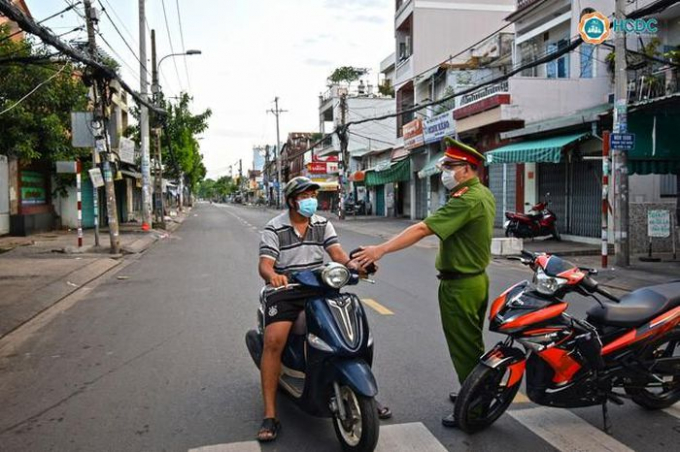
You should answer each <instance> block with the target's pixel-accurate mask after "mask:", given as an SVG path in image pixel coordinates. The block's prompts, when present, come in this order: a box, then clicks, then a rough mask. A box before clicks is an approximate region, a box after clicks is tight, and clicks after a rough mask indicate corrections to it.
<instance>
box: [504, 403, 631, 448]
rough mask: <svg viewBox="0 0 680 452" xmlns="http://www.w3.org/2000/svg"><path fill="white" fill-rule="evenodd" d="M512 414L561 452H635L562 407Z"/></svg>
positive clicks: (540, 408) (534, 409)
mask: <svg viewBox="0 0 680 452" xmlns="http://www.w3.org/2000/svg"><path fill="white" fill-rule="evenodd" d="M508 414H510V416H512V417H513V418H515V419H516V420H517V421H519V422H520V423H521V424H523V425H524V426H525V427H527V428H528V429H529V430H530V431H531V432H532V433H534V434H536V435H538V436H539V437H541V438H543V439H544V440H545V441H546V442H548V443H549V444H550V445H551V446H552V447H554V448H555V449H557V450H560V451H565V452H566V451H569V452H572V451H573V452H590V451H593V452H595V451H597V452H601V451H611V452H632V450H633V449H630V448H629V447H628V446H626V445H625V444H622V443H620V442H618V441H617V440H615V439H614V438H612V437H611V436H609V435H607V434H606V433H605V432H603V431H602V430H600V429H599V428H597V427H594V426H593V425H590V424H589V423H588V422H586V421H584V420H583V419H581V418H580V417H578V416H577V415H575V414H574V413H572V412H571V411H569V410H565V409H559V408H546V407H538V408H529V409H526V410H512V411H508Z"/></svg>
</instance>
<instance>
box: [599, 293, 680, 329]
mask: <svg viewBox="0 0 680 452" xmlns="http://www.w3.org/2000/svg"><path fill="white" fill-rule="evenodd" d="M677 306H680V282H673V283H669V284H660V285H658V286H650V287H645V288H643V289H638V290H636V291H634V292H631V293H630V294H628V295H626V296H624V297H623V298H622V299H621V302H620V303H610V302H604V307H602V306H599V305H598V306H594V307H592V308H590V309H589V310H588V320H589V321H591V322H593V323H599V324H602V325H610V326H618V327H624V328H633V327H637V326H641V325H643V324H645V323H647V322H649V321H650V320H652V319H653V318H654V317H656V316H658V315H661V314H662V313H663V312H665V311H668V310H670V309H673V308H675V307H677Z"/></svg>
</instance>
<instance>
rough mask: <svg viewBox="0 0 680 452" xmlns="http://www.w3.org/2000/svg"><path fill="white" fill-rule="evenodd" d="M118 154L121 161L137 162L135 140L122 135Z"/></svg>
mask: <svg viewBox="0 0 680 452" xmlns="http://www.w3.org/2000/svg"><path fill="white" fill-rule="evenodd" d="M118 155H120V161H121V162H125V163H130V164H132V165H134V164H135V142H134V141H132V140H131V139H129V138H125V137H121V138H120V143H119V147H118Z"/></svg>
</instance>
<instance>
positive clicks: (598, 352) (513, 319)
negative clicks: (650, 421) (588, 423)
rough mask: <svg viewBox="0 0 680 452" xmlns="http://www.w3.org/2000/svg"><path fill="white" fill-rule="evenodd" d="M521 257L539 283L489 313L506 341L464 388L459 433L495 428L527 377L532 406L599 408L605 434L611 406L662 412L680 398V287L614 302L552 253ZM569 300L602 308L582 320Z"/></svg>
mask: <svg viewBox="0 0 680 452" xmlns="http://www.w3.org/2000/svg"><path fill="white" fill-rule="evenodd" d="M522 255H523V257H522V258H517V259H518V260H520V261H521V262H522V263H523V264H525V265H528V266H530V267H531V268H532V270H533V271H534V278H533V281H532V282H529V281H523V282H520V283H519V284H516V285H515V286H513V287H511V288H510V289H508V290H506V291H505V292H504V293H502V294H501V295H500V296H499V297H498V298H497V299H496V300H495V301H494V302H493V304H492V306H491V312H490V315H489V319H490V329H491V331H494V332H497V333H502V334H506V335H507V336H508V337H507V339H506V340H505V341H504V342H500V343H498V344H497V345H496V346H495V347H493V349H491V350H490V351H489V352H487V353H486V354H485V355H484V356H483V357H482V358H481V360H480V363H479V364H478V365H477V366H476V367H475V369H474V371H473V372H472V373H471V374H470V375H469V376H468V378H467V379H466V380H465V383H464V384H463V387H462V388H461V391H460V392H459V394H458V399H457V401H456V406H455V416H456V419H457V421H458V425H459V427H460V429H462V430H463V431H465V432H468V433H472V432H476V431H479V430H482V429H484V428H486V427H488V426H489V425H491V424H492V423H493V422H495V421H496V419H498V418H499V417H500V416H501V415H502V414H503V413H504V412H505V410H506V409H507V408H508V406H510V403H512V400H513V399H514V397H515V395H516V394H517V391H518V390H519V388H520V384H521V382H522V379H523V377H524V375H525V374H526V393H527V396H528V397H529V399H530V400H531V401H533V402H534V403H537V404H539V405H546V406H551V407H561V408H574V407H585V406H593V405H602V413H603V418H604V430H605V431H607V432H610V429H611V422H610V420H609V416H608V411H607V402H614V403H616V404H622V403H623V401H622V399H623V398H629V399H632V400H633V401H634V402H635V403H637V404H638V405H641V406H643V407H645V408H647V409H650V410H658V409H662V408H667V407H669V406H671V405H673V404H674V403H676V402H677V401H679V400H680V326H679V325H680V281H679V282H672V283H669V284H662V285H656V286H650V287H645V288H643V289H639V290H636V291H634V292H631V293H630V294H628V295H626V296H624V297H622V298H621V299H618V298H616V297H615V296H613V295H612V294H610V293H609V292H607V291H606V290H604V289H602V288H601V287H599V285H598V283H597V282H596V281H595V280H594V279H593V278H592V277H591V275H594V274H596V273H597V271H596V270H594V269H588V268H583V267H581V268H579V267H577V266H576V265H574V264H572V263H570V262H567V261H566V260H563V259H561V258H559V257H557V256H551V255H547V254H532V253H528V252H523V253H522ZM571 292H576V293H580V294H581V295H585V296H590V297H592V298H594V299H595V300H596V301H597V305H595V306H594V307H592V308H591V309H589V310H588V314H587V317H586V318H585V319H577V318H575V317H572V316H571V315H569V314H568V313H567V312H566V310H567V307H568V303H567V302H566V301H564V297H565V296H566V295H567V294H569V293H571ZM600 297H603V298H606V299H607V300H606V301H603V300H602V299H600ZM515 343H518V344H521V345H522V346H523V349H520V348H518V347H515V346H513V345H514V344H515Z"/></svg>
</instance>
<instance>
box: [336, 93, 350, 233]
mask: <svg viewBox="0 0 680 452" xmlns="http://www.w3.org/2000/svg"><path fill="white" fill-rule="evenodd" d="M346 123H347V93H346V92H343V93H342V94H341V95H340V130H339V132H338V137H339V138H340V156H341V160H342V162H341V165H342V166H341V167H340V185H339V188H340V190H339V191H338V193H339V204H338V206H339V208H340V209H339V213H338V216H339V217H340V219H341V220H344V219H345V185H346V184H348V182H349V153H348V152H347V144H348V143H347V127H346V126H345V124H346ZM348 189H349V187H348Z"/></svg>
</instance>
